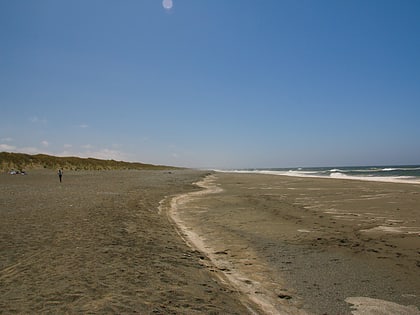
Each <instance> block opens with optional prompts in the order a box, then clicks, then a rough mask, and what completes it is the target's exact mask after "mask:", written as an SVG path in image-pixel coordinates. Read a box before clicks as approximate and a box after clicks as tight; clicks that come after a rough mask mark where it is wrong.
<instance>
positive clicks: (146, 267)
mask: <svg viewBox="0 0 420 315" xmlns="http://www.w3.org/2000/svg"><path fill="white" fill-rule="evenodd" d="M28 174H29V175H26V176H22V175H6V174H1V175H0V188H1V189H0V313H1V314H246V313H248V312H249V310H248V308H247V307H246V306H245V304H243V303H242V302H241V300H242V294H241V293H239V292H237V291H234V290H233V289H232V288H231V287H230V286H229V285H227V284H224V283H223V282H221V281H220V279H219V278H218V277H216V276H215V275H214V272H212V271H211V270H210V269H209V268H208V267H207V266H206V264H207V265H208V262H207V259H206V258H205V257H203V256H202V254H201V253H199V252H197V251H195V250H192V249H191V248H190V247H188V246H187V245H186V244H185V243H184V241H183V240H182V238H180V237H179V235H178V233H177V230H176V229H175V228H174V226H173V224H172V223H171V221H170V220H169V219H168V217H167V215H166V213H164V212H162V211H160V210H159V209H161V208H162V206H164V204H165V201H169V197H170V196H172V195H178V194H181V193H185V192H189V191H194V190H198V188H197V187H196V186H194V185H192V183H193V182H196V181H199V180H200V178H202V176H203V175H204V173H203V172H200V171H188V170H181V171H92V172H88V171H80V172H70V171H66V170H65V171H64V175H63V182H62V183H61V184H60V182H59V179H58V176H57V174H56V172H55V171H54V170H53V171H51V170H42V171H29V172H28Z"/></svg>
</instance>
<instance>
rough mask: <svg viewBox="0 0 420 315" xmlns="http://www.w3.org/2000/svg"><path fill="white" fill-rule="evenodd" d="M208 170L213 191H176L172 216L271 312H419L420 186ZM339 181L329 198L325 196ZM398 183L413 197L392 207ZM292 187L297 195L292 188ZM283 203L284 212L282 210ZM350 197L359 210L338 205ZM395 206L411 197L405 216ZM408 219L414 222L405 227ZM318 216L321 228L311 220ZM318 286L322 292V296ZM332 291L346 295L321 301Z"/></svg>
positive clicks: (196, 244)
mask: <svg viewBox="0 0 420 315" xmlns="http://www.w3.org/2000/svg"><path fill="white" fill-rule="evenodd" d="M211 176H212V177H207V181H205V182H204V185H203V184H201V186H204V188H205V189H207V190H209V189H210V191H209V193H211V195H210V194H209V195H206V193H203V192H201V193H193V194H189V193H187V194H185V195H184V197H179V198H180V199H181V200H182V198H184V200H182V202H181V203H180V204H178V200H179V199H175V200H174V204H173V207H172V209H171V210H170V211H171V215H172V216H175V219H174V221H175V223H177V224H178V226H179V228H180V229H181V231H182V233H183V234H184V238H185V237H186V238H187V242H190V243H192V244H193V247H195V248H197V249H199V250H200V251H202V252H203V253H205V254H206V255H207V256H208V257H209V259H210V261H211V262H212V263H213V264H214V266H215V267H216V268H218V269H219V270H221V271H222V272H224V274H225V276H226V277H227V279H228V280H229V281H230V282H231V283H232V284H233V285H234V286H235V287H236V288H238V289H239V290H240V291H242V292H244V293H245V294H246V295H247V296H248V297H249V298H250V300H251V301H253V302H254V303H256V304H257V305H259V306H260V308H261V309H262V310H263V312H264V313H266V314H277V313H280V314H281V313H289V314H293V312H295V313H296V314H298V313H299V312H300V313H301V314H304V313H306V312H307V313H314V314H318V313H319V312H325V310H327V311H328V310H329V311H331V312H332V313H341V314H350V313H351V314H362V313H363V314H369V312H373V310H382V311H383V312H385V314H392V313H395V312H400V313H401V314H420V312H419V311H418V307H419V305H420V286H419V285H418V284H416V283H415V281H414V282H413V281H412V279H414V278H415V277H416V274H417V272H418V266H416V265H415V264H416V262H415V261H416V259H418V257H417V255H419V254H420V253H418V254H416V253H411V251H413V250H414V249H415V248H416V244H418V243H416V242H418V240H419V237H420V228H419V227H418V225H419V221H418V220H417V219H418V216H419V214H418V213H415V211H414V212H413V211H411V210H413V208H410V207H413V206H414V210H415V209H417V208H415V205H417V204H418V203H417V202H419V201H420V197H419V195H418V193H419V192H418V188H417V186H411V185H407V184H405V185H404V184H396V183H377V182H358V181H336V180H335V179H330V180H328V179H321V180H320V179H308V178H292V177H282V176H274V177H273V176H270V175H255V174H251V175H249V174H232V173H229V174H224V173H216V174H214V175H211ZM286 185H289V186H296V187H285V186H286ZM299 185H300V186H299ZM323 185H324V186H323ZM238 186H240V187H239V188H238ZM337 187H338V188H337ZM410 187H411V188H410ZM215 189H217V191H216V190H215ZM334 189H335V190H336V192H333V193H330V195H331V196H329V197H328V198H329V199H328V198H325V197H323V194H325V193H326V192H329V191H330V190H334ZM337 189H338V190H337ZM349 189H350V190H352V191H350V192H348V193H347V195H346V192H345V191H346V190H349ZM381 189H382V190H385V192H384V191H381ZM394 190H396V191H397V192H396V194H397V195H396V196H397V197H398V196H405V197H406V196H407V195H406V194H407V193H408V194H409V195H408V196H411V197H413V201H412V202H411V203H410V202H408V201H401V202H400V203H398V204H397V205H395V206H394V205H393V204H392V202H394V201H392V198H395V196H391V194H392V193H393V191H394ZM291 192H293V193H294V194H295V196H294V197H288V195H290V193H291ZM334 194H335V195H334ZM302 195H304V197H301V196H302ZM305 195H306V196H305ZM341 195H342V196H341ZM338 196H341V205H340V199H337V197H338ZM288 198H289V199H288ZM293 198H294V199H293ZM339 198H340V197H339ZM343 198H344V199H343ZM346 198H347V199H346ZM398 198H399V197H398ZM286 199H288V201H287V200H286ZM414 199H415V200H414ZM346 200H348V201H347V202H346ZM282 205H283V206H284V207H285V208H286V209H285V212H286V213H284V215H282V214H281V212H282V211H281V210H279V209H278V208H279V207H280V208H281V207H282ZM331 205H333V206H334V207H331ZM349 205H350V207H353V208H354V209H353V210H343V209H341V208H340V207H343V206H345V207H347V208H348V207H349ZM384 205H388V206H387V207H388V210H387V211H388V212H386V211H385V212H386V213H385V214H384V215H385V218H381V217H379V215H378V214H376V211H380V212H381V209H379V208H380V207H382V206H384ZM390 205H391V207H390ZM398 206H400V207H402V206H407V209H406V210H407V211H408V212H407V211H406V212H404V213H405V214H406V215H408V217H407V218H405V217H404V216H402V217H401V216H400V217H399V218H398V219H396V218H392V211H394V210H393V209H399V208H398ZM183 207H184V208H183ZM323 207H325V208H324V209H322V208H323ZM365 208H369V209H370V208H371V210H370V211H371V212H368V211H365V210H366V209H365ZM375 208H377V210H374V209H375ZM261 209H263V211H262V212H263V213H261V215H258V214H257V210H261ZM386 209H387V208H385V210H386ZM410 209H411V210H410ZM410 211H411V212H410ZM276 212H278V213H276ZM400 215H401V213H400ZM241 216H242V217H241ZM264 216H266V217H264ZM387 216H388V217H387ZM279 217H280V218H279ZM234 218H236V219H235V221H240V223H238V222H235V221H232V220H234ZM404 219H407V220H406V221H407V222H405V221H404ZM305 221H308V222H305ZM353 221H354V222H353ZM202 222H206V224H205V226H204V225H203V223H202ZM409 222H411V223H412V224H415V226H411V227H404V226H401V225H402V223H409ZM416 222H417V225H416ZM321 223H322V224H321ZM314 224H315V225H318V226H321V227H319V228H317V229H314ZM339 224H341V226H338V225H339ZM322 225H325V226H324V227H322ZM337 226H338V227H337ZM383 227H387V228H388V229H385V228H383ZM348 233H350V234H348ZM341 235H342V236H341ZM401 242H403V243H401ZM190 245H191V244H190ZM384 246H385V247H384ZM410 255H411V256H410ZM410 257H411V258H410ZM305 258H306V259H305ZM418 261H419V260H418ZM413 264H414V265H413ZM417 264H418V262H417ZM311 268H312V270H311ZM405 268H408V269H405ZM349 270H350V271H352V272H350V271H349ZM314 271H315V273H320V274H321V275H313V272H314ZM331 272H333V276H332V278H331V279H323V278H325V277H324V276H322V273H325V274H331ZM409 275H411V276H409ZM388 276H389V279H388V280H384V279H383V278H384V277H388ZM349 277H350V278H349ZM413 277H414V278H413ZM349 280H351V281H350V283H347V284H346V282H349ZM310 282H314V283H313V285H312V286H309V285H308V284H309V283H310ZM360 285H362V286H365V288H363V289H362V290H361V288H360ZM340 286H341V287H342V288H340ZM381 286H385V287H386V288H384V292H381V290H380V288H381ZM306 287H307V288H306ZM410 288H411V289H410ZM308 289H309V290H308ZM340 290H341V292H340ZM314 291H319V292H324V298H322V295H321V294H320V296H317V294H316V293H314ZM334 291H337V292H334ZM399 291H401V292H400V293H398V292H399ZM392 292H394V293H392ZM273 293H274V294H273ZM357 293H359V294H357ZM329 295H330V296H331V297H330V298H329V299H332V296H334V295H337V298H338V296H341V297H340V298H339V299H340V302H339V303H337V302H336V301H332V302H331V301H330V302H327V301H322V299H326V296H329ZM320 297H321V299H320ZM337 298H335V299H337ZM390 300H392V301H390ZM415 301H417V302H415ZM324 302H325V303H326V304H328V306H327V307H326V306H325V305H322V304H324ZM413 303H414V305H416V304H417V307H416V306H414V305H412V304H413Z"/></svg>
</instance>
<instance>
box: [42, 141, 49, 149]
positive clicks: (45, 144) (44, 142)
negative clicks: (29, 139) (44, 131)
mask: <svg viewBox="0 0 420 315" xmlns="http://www.w3.org/2000/svg"><path fill="white" fill-rule="evenodd" d="M41 144H42V146H43V147H45V148H46V147H48V146H49V145H50V144H49V142H48V141H47V140H43V141H41Z"/></svg>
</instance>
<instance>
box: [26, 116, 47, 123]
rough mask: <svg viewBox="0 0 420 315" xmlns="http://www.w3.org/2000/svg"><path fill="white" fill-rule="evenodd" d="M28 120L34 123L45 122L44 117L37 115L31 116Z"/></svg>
mask: <svg viewBox="0 0 420 315" xmlns="http://www.w3.org/2000/svg"><path fill="white" fill-rule="evenodd" d="M29 120H30V121H31V122H32V123H34V124H46V123H47V120H46V119H45V118H39V117H38V116H32V117H31V118H29Z"/></svg>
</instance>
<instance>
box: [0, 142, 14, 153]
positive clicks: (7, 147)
mask: <svg viewBox="0 0 420 315" xmlns="http://www.w3.org/2000/svg"><path fill="white" fill-rule="evenodd" d="M15 150H16V147H15V146H13V145H9V144H6V143H1V144H0V151H15Z"/></svg>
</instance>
